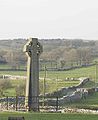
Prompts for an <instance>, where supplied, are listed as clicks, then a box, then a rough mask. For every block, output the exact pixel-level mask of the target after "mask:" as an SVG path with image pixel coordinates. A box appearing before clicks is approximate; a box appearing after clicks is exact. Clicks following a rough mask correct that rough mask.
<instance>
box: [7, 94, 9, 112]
mask: <svg viewBox="0 0 98 120" xmlns="http://www.w3.org/2000/svg"><path fill="white" fill-rule="evenodd" d="M6 100H7V103H6V104H7V110H8V104H9V103H8V96H7V97H6Z"/></svg>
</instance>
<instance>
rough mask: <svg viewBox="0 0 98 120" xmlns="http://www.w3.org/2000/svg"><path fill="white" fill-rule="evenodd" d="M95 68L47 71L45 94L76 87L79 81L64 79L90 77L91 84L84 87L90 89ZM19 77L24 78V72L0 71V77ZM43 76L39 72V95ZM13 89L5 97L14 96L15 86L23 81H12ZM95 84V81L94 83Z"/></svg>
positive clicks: (94, 76)
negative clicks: (63, 88) (62, 88)
mask: <svg viewBox="0 0 98 120" xmlns="http://www.w3.org/2000/svg"><path fill="white" fill-rule="evenodd" d="M95 71H96V67H95V66H91V67H86V68H79V69H74V70H69V71H47V72H46V88H47V89H46V92H52V91H55V90H57V89H59V88H61V87H68V86H73V85H77V84H78V83H79V81H66V78H69V79H70V78H75V79H77V78H79V77H90V78H91V79H92V81H93V82H92V83H89V84H88V85H86V86H84V87H92V86H94V82H95V78H96V74H95ZM6 74H7V75H8V74H9V75H20V76H26V71H0V75H6ZM44 76H45V71H40V78H41V80H40V93H43V78H44ZM11 82H12V85H13V89H12V88H11V89H9V90H7V91H6V95H10V94H11V95H15V89H14V88H15V86H17V85H19V84H22V83H24V82H25V81H23V80H16V81H15V80H12V81H11ZM96 82H97V81H96Z"/></svg>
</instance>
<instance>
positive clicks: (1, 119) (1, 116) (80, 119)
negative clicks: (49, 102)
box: [0, 112, 98, 120]
mask: <svg viewBox="0 0 98 120" xmlns="http://www.w3.org/2000/svg"><path fill="white" fill-rule="evenodd" d="M9 116H14V117H16V116H24V118H25V120H98V115H94V114H61V113H52V114H51V113H6V112H5V113H4V112H1V113H0V120H7V119H8V117H9Z"/></svg>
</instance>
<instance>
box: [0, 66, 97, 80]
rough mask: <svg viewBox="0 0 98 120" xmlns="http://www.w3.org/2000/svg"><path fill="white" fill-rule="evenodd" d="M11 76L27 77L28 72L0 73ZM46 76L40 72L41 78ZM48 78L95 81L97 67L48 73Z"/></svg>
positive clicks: (0, 72) (0, 73)
mask: <svg viewBox="0 0 98 120" xmlns="http://www.w3.org/2000/svg"><path fill="white" fill-rule="evenodd" d="M4 74H10V75H23V76H26V71H0V75H4ZM44 76H45V72H44V71H40V77H41V78H43V77H44ZM46 76H47V78H50V79H57V78H58V79H62V80H65V78H79V77H90V78H92V79H95V66H91V67H86V68H79V69H73V70H69V71H47V75H46Z"/></svg>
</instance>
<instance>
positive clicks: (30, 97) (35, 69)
mask: <svg viewBox="0 0 98 120" xmlns="http://www.w3.org/2000/svg"><path fill="white" fill-rule="evenodd" d="M24 52H26V55H27V57H28V64H27V67H28V68H27V82H26V103H27V107H28V108H29V111H31V110H33V111H39V55H40V54H41V53H42V46H41V44H40V43H39V42H38V39H37V38H30V39H29V41H28V42H27V43H26V45H25V46H24Z"/></svg>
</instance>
